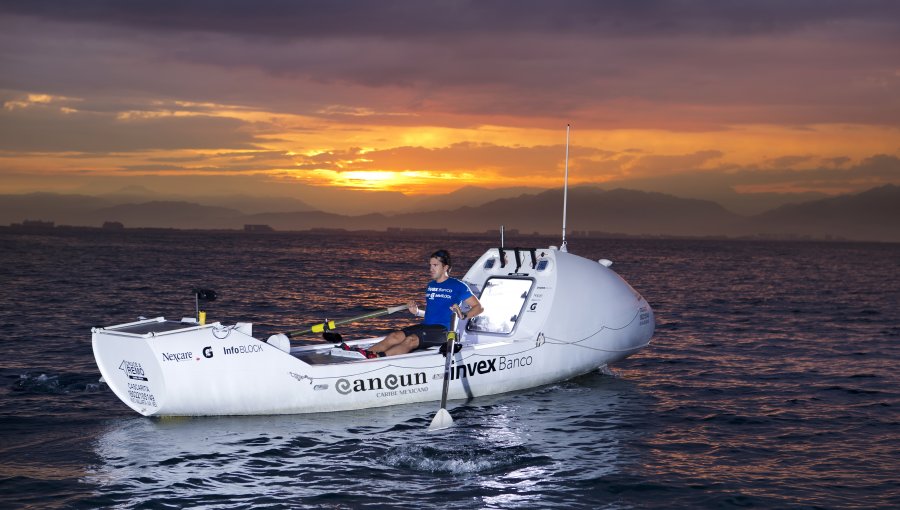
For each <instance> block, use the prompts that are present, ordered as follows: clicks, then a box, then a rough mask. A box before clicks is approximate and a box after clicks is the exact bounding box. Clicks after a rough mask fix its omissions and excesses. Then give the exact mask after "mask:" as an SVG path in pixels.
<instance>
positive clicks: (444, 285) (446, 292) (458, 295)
mask: <svg viewBox="0 0 900 510" xmlns="http://www.w3.org/2000/svg"><path fill="white" fill-rule="evenodd" d="M471 296H472V291H471V290H469V286H468V285H466V284H465V283H463V282H461V281H459V280H457V279H456V278H447V279H446V280H444V281H443V282H441V283H438V282H436V281H435V280H431V281H430V282H428V286H427V287H425V319H424V320H423V321H422V323H423V324H440V325H441V326H444V327H445V328H447V329H450V319H452V318H453V311H452V310H450V307H451V306H453V305H458V304H460V303H462V302H463V301H465V300H467V299H469V298H470V297H471Z"/></svg>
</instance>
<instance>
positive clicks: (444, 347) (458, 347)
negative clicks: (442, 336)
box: [438, 342, 462, 358]
mask: <svg viewBox="0 0 900 510" xmlns="http://www.w3.org/2000/svg"><path fill="white" fill-rule="evenodd" d="M447 344H449V342H444V343H442V344H441V348H440V349H438V352H439V353H440V354H441V355H442V356H444V357H445V358H446V357H447ZM460 350H462V345H460V344H458V343H454V344H453V354H456V353H457V352H459V351H460Z"/></svg>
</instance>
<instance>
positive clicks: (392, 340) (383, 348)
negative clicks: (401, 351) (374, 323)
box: [368, 330, 406, 353]
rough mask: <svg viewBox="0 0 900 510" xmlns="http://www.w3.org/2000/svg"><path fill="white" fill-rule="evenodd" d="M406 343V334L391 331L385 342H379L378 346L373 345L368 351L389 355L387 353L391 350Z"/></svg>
mask: <svg viewBox="0 0 900 510" xmlns="http://www.w3.org/2000/svg"><path fill="white" fill-rule="evenodd" d="M405 341H406V333H404V332H402V331H400V330H397V331H391V332H390V333H388V335H387V336H386V337H384V340H382V341H380V342H378V343H377V344H375V345H373V346H372V347H369V349H368V350H370V351H374V352H384V353H387V351H388V350H390V349H391V348H392V347H395V346H397V345H400V344H402V343H403V342H405Z"/></svg>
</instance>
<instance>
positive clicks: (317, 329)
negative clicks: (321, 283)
mask: <svg viewBox="0 0 900 510" xmlns="http://www.w3.org/2000/svg"><path fill="white" fill-rule="evenodd" d="M400 310H406V305H397V306H392V307H390V308H385V309H383V310H378V311H376V312H369V313H366V314H363V315H360V316H357V317H351V318H349V319H342V320H339V321H331V320H330V321H327V322H322V323H320V324H316V325H315V326H313V327H311V328H309V329H302V330H300V331H290V332H288V333H285V334H286V335H287V336H289V337H295V336H300V335H305V334H307V333H322V332H324V331H325V330H326V329H328V330H332V329H334V328H336V327H338V326H340V325H343V324H350V323H351V322H357V321H361V320H363V319H371V318H373V317H381V316H382V315H388V314H392V313H397V312H399V311H400Z"/></svg>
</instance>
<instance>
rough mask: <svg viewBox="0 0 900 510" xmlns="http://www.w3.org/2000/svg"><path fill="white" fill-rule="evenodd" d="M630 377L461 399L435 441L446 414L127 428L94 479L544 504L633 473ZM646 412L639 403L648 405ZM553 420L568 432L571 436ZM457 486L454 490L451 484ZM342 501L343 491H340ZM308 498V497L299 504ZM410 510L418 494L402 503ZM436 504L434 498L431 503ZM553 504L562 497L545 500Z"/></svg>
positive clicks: (143, 489)
mask: <svg viewBox="0 0 900 510" xmlns="http://www.w3.org/2000/svg"><path fill="white" fill-rule="evenodd" d="M634 391H635V389H634V387H633V386H631V385H630V384H629V383H627V382H624V381H618V380H616V379H613V378H610V377H608V376H604V375H602V374H598V373H597V374H590V375H587V376H584V377H581V378H579V379H577V380H575V381H572V382H568V383H565V384H561V385H554V386H550V387H545V388H539V389H537V390H534V391H530V392H522V393H518V394H512V395H506V396H505V397H504V398H483V399H478V400H476V401H473V402H470V403H468V404H459V405H456V406H453V405H452V404H451V406H450V411H451V413H452V414H453V416H454V419H455V425H454V427H452V428H450V429H448V430H446V431H441V432H439V433H429V432H427V430H426V429H427V426H428V424H429V423H430V421H431V417H432V416H433V414H434V412H436V411H437V409H436V408H435V406H434V405H428V404H413V405H405V406H397V407H393V408H378V409H370V410H364V411H352V412H342V413H329V414H318V415H299V416H262V417H215V418H194V419H192V418H175V419H147V418H141V417H134V418H127V419H122V420H117V421H115V422H113V423H111V424H110V425H109V426H108V427H107V428H106V430H104V431H103V432H102V433H101V434H100V435H99V436H98V438H97V439H96V441H95V443H94V450H95V453H96V454H97V457H98V458H99V459H101V461H100V462H99V463H98V464H97V465H96V466H94V467H93V468H92V469H91V471H90V473H89V474H88V475H87V476H86V477H85V479H84V481H85V482H86V483H89V484H91V485H94V486H95V487H96V492H97V498H99V500H104V501H110V502H114V503H115V504H125V505H130V504H134V503H137V502H138V501H140V502H143V503H152V502H154V501H155V502H164V501H166V500H168V499H170V498H177V499H178V501H180V502H182V503H186V504H187V503H197V504H201V503H203V502H205V503H209V502H211V501H219V502H222V503H224V502H225V501H227V502H228V503H229V504H248V505H254V506H256V505H260V504H264V502H266V501H284V499H283V498H290V501H303V502H304V503H312V502H315V501H322V500H324V499H328V498H329V497H338V496H337V495H340V496H339V499H340V501H341V502H342V503H343V504H348V505H350V506H352V504H353V501H366V502H368V503H374V502H377V501H381V502H390V501H392V498H395V497H396V496H397V494H400V493H402V494H410V493H422V494H441V493H445V494H448V496H449V495H453V494H455V495H456V496H454V497H452V498H451V499H458V498H462V500H463V501H465V502H466V503H465V504H463V503H462V502H461V501H457V502H456V503H453V502H449V503H448V504H449V506H450V507H457V508H458V507H470V506H471V503H470V502H471V501H473V500H474V501H477V500H479V499H480V498H484V499H483V501H485V502H486V504H487V505H489V506H492V505H495V504H496V505H497V506H508V505H512V504H514V503H515V502H517V501H522V502H525V501H528V502H530V503H531V504H534V503H535V502H539V501H544V500H545V499H546V498H548V497H549V496H548V495H547V494H546V490H545V489H546V484H547V483H551V481H553V482H552V483H554V484H559V483H560V481H559V476H560V475H561V474H564V475H565V479H566V480H570V481H572V482H576V483H577V482H578V481H579V480H586V479H594V478H597V477H602V476H606V475H607V474H609V473H613V472H616V471H618V470H621V469H622V463H623V459H625V458H626V457H627V455H625V454H624V453H623V452H622V451H621V449H622V448H621V445H622V443H623V440H624V439H625V437H626V436H629V435H630V433H629V432H628V431H627V428H623V427H621V426H619V422H620V421H621V418H619V416H620V415H625V416H627V415H630V414H632V413H633V412H634V411H635V410H636V409H634V406H635V405H636V403H638V402H640V401H641V399H640V398H639V396H637V395H635V394H634ZM638 405H640V404H638ZM554 423H566V424H567V425H565V426H563V427H556V426H553V424H554ZM447 477H450V478H451V479H452V480H453V482H452V483H450V482H441V480H444V479H446V478H447ZM329 495H331V496H329ZM298 498H299V499H298ZM403 501H405V502H406V503H401V506H404V505H409V504H410V502H411V501H410V500H409V499H408V498H405V499H403ZM432 501H434V500H432ZM544 502H545V503H546V504H548V505H552V504H554V498H553V497H549V499H546V501H544Z"/></svg>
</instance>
